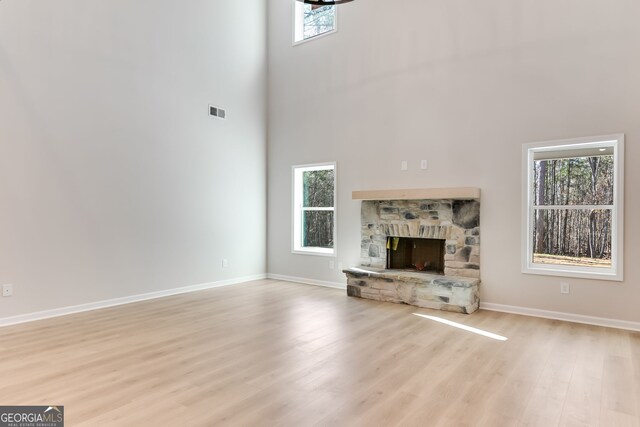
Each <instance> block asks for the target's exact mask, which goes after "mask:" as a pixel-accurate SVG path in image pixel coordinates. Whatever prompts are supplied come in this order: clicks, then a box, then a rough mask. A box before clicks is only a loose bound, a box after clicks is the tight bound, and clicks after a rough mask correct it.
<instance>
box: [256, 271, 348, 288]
mask: <svg viewBox="0 0 640 427" xmlns="http://www.w3.org/2000/svg"><path fill="white" fill-rule="evenodd" d="M267 278H268V279H274V280H284V281H285V282H297V283H304V284H305V285H315V286H324V287H325V288H335V289H347V285H345V284H344V283H339V282H325V281H324V280H315V279H307V278H305V277H293V276H285V275H282V274H273V273H269V274H267Z"/></svg>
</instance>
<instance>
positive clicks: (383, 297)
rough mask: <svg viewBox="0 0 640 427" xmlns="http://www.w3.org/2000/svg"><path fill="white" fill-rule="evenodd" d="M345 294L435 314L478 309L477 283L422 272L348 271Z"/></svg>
mask: <svg viewBox="0 0 640 427" xmlns="http://www.w3.org/2000/svg"><path fill="white" fill-rule="evenodd" d="M343 272H344V273H345V274H346V275H347V294H348V295H349V296H352V297H360V298H367V299H373V300H378V301H389V302H395V303H404V304H410V305H415V306H417V307H424V308H433V309H437V310H446V311H455V312H458V313H466V314H470V313H473V312H474V311H476V310H477V309H478V306H479V305H480V299H479V298H478V287H479V285H480V280H479V279H474V278H469V277H452V276H441V275H436V274H428V273H422V272H413V271H402V270H384V269H380V268H373V267H362V268H348V269H346V270H343Z"/></svg>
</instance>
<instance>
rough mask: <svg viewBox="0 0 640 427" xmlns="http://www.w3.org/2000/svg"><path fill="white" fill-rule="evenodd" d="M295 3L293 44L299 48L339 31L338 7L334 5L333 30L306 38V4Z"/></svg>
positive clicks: (294, 0)
mask: <svg viewBox="0 0 640 427" xmlns="http://www.w3.org/2000/svg"><path fill="white" fill-rule="evenodd" d="M292 1H293V8H292V9H293V19H292V22H293V32H292V44H293V46H297V45H299V44H302V43H306V42H308V41H311V40H317V39H319V38H321V37H324V36H328V35H329V34H333V33H335V32H337V31H338V7H337V6H336V5H334V17H333V30H330V31H327V32H324V33H322V34H318V35H317V36H313V37H309V38H307V39H305V38H304V3H303V2H301V1H298V0H292Z"/></svg>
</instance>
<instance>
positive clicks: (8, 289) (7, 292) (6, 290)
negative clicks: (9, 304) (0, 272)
mask: <svg viewBox="0 0 640 427" xmlns="http://www.w3.org/2000/svg"><path fill="white" fill-rule="evenodd" d="M11 295H13V285H2V296H3V297H10V296H11Z"/></svg>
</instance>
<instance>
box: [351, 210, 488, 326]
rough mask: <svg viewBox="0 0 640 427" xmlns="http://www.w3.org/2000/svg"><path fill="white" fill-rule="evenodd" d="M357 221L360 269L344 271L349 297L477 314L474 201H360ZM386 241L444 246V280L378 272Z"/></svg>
mask: <svg viewBox="0 0 640 427" xmlns="http://www.w3.org/2000/svg"><path fill="white" fill-rule="evenodd" d="M361 216H362V245H361V248H362V252H361V257H362V259H361V264H362V268H350V269H346V270H344V272H345V274H346V275H347V293H348V295H349V296H354V297H361V298H368V299H374V300H379V301H391V302H396V303H405V304H411V305H416V306H418V307H426V308H435V309H441V310H448V311H457V312H461V313H473V312H474V311H476V310H477V309H478V307H479V304H480V300H479V296H478V293H479V292H478V289H479V285H480V203H479V202H478V201H477V200H450V199H438V200H384V201H370V200H365V201H363V202H362V212H361ZM389 236H392V237H414V238H430V239H442V240H445V256H444V276H441V275H434V274H427V273H422V272H414V271H399V270H384V268H385V267H386V264H387V249H386V247H387V237H389Z"/></svg>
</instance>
